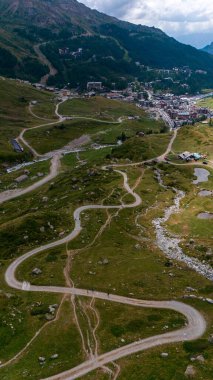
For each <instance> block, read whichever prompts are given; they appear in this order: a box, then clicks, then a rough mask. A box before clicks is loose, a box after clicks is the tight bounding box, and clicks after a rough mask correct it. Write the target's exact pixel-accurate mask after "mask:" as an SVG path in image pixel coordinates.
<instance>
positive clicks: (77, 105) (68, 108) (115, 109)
mask: <svg viewBox="0 0 213 380" xmlns="http://www.w3.org/2000/svg"><path fill="white" fill-rule="evenodd" d="M59 110H60V112H61V113H62V114H63V115H67V116H79V115H81V116H90V117H97V118H101V119H109V120H117V118H119V117H120V116H136V115H137V116H141V117H143V116H144V111H142V110H141V109H140V108H137V107H136V106H135V105H133V104H128V103H124V102H121V101H118V100H110V99H106V98H103V97H100V96H96V97H92V98H90V99H72V100H69V101H68V102H66V103H63V104H62V105H61V106H60V108H59Z"/></svg>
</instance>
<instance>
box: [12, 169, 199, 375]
mask: <svg viewBox="0 0 213 380" xmlns="http://www.w3.org/2000/svg"><path fill="white" fill-rule="evenodd" d="M116 172H117V173H118V174H120V175H122V176H123V179H124V188H125V189H126V191H127V192H128V193H129V194H131V195H132V196H133V197H134V199H135V201H134V202H133V203H132V204H127V205H119V206H111V205H109V206H103V205H87V206H82V207H79V208H78V209H76V210H75V211H74V214H73V217H74V220H75V227H74V229H73V231H72V232H71V233H70V234H69V235H68V236H66V237H65V238H63V239H60V240H58V241H55V242H52V243H49V244H47V245H44V246H41V247H38V248H36V249H34V250H32V251H30V252H27V253H26V254H24V255H23V256H21V257H18V258H17V259H16V260H15V261H14V262H13V263H12V264H11V265H10V266H9V267H8V269H7V271H6V273H5V280H6V282H7V284H8V285H9V286H10V287H11V288H14V289H18V290H22V291H30V292H45V293H61V294H71V295H77V296H84V297H90V298H92V299H101V300H105V301H111V302H117V303H121V304H125V305H132V306H137V307H146V308H160V309H169V310H174V311H176V312H179V313H181V314H183V315H184V316H185V317H186V319H187V326H185V327H184V328H182V329H180V330H177V331H173V332H170V333H167V334H162V335H157V336H154V337H150V338H147V339H142V340H139V341H137V342H134V343H132V344H129V345H126V346H124V347H120V348H118V349H116V350H113V351H111V352H108V353H105V354H103V355H100V356H95V357H93V358H92V359H90V360H87V361H86V362H84V363H82V364H80V365H79V366H77V367H75V368H73V369H71V370H68V371H65V372H63V373H61V374H59V375H55V376H52V377H49V378H48V380H72V379H77V378H79V377H81V376H83V375H85V374H87V373H89V372H91V371H93V370H94V369H96V368H99V367H103V366H104V365H105V364H107V363H110V362H112V361H116V360H118V359H120V358H123V357H125V356H128V355H130V354H134V353H137V352H139V351H143V350H146V349H148V348H152V347H156V346H158V345H162V344H168V343H175V342H180V341H186V340H193V339H197V338H199V337H200V336H202V335H203V333H204V332H205V329H206V322H205V320H204V318H203V316H202V315H201V314H200V313H199V312H198V311H197V310H195V309H194V308H192V307H191V306H188V305H185V304H183V303H180V302H176V301H143V300H139V299H133V298H128V297H122V296H119V295H113V294H107V293H103V292H98V291H97V292H96V291H91V290H85V289H77V288H74V287H73V288H69V287H54V286H35V285H30V284H29V283H27V282H20V281H18V280H17V279H16V276H15V275H16V271H17V268H18V267H19V265H20V264H22V263H23V262H24V261H25V260H27V259H29V258H30V257H33V256H35V255H36V254H38V253H40V252H43V251H45V250H47V249H50V248H53V247H56V246H59V245H62V244H65V243H67V242H70V241H71V240H73V239H75V237H76V236H78V235H79V233H80V232H81V230H82V226H81V213H82V212H84V211H87V210H91V209H124V208H135V207H137V206H139V205H140V204H141V202H142V200H141V198H140V196H139V195H138V194H136V193H135V192H134V191H133V190H132V189H131V188H130V186H129V184H128V178H127V174H126V173H124V172H122V171H120V170H116Z"/></svg>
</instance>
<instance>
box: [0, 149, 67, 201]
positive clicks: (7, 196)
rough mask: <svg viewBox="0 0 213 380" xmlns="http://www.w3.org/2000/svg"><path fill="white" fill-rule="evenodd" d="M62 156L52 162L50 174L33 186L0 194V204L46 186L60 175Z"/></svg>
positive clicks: (55, 157)
mask: <svg viewBox="0 0 213 380" xmlns="http://www.w3.org/2000/svg"><path fill="white" fill-rule="evenodd" d="M60 158H61V157H60V155H59V154H58V155H55V156H54V157H53V158H52V160H51V167H50V173H49V174H48V175H47V176H45V177H43V178H42V179H41V180H39V181H37V182H35V183H34V184H33V185H30V186H29V187H26V188H25V189H15V190H7V191H4V192H2V193H0V204H2V203H4V202H6V201H9V200H11V199H15V198H18V197H20V196H22V195H25V194H28V193H30V192H31V191H34V190H36V189H38V188H39V187H41V186H43V185H45V184H46V183H47V182H49V181H51V180H52V179H53V178H55V177H56V176H57V175H58V172H59V169H60Z"/></svg>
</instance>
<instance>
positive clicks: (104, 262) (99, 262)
mask: <svg viewBox="0 0 213 380" xmlns="http://www.w3.org/2000/svg"><path fill="white" fill-rule="evenodd" d="M98 264H99V265H108V264H109V260H108V259H107V258H105V259H102V260H99V261H98Z"/></svg>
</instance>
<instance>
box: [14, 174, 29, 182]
mask: <svg viewBox="0 0 213 380" xmlns="http://www.w3.org/2000/svg"><path fill="white" fill-rule="evenodd" d="M27 179H28V175H27V174H23V175H20V177H17V178H16V179H15V182H16V183H22V182H24V181H26V180H27Z"/></svg>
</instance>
